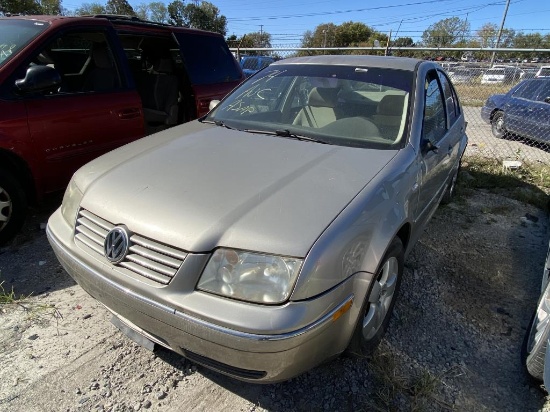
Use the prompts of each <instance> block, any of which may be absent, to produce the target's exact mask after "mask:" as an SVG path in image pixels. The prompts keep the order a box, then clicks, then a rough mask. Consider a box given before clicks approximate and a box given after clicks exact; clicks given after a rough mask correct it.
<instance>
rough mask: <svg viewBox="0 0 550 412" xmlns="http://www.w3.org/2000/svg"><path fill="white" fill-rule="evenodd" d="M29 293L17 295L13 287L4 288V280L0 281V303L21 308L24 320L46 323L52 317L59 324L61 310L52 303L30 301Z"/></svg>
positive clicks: (61, 317)
mask: <svg viewBox="0 0 550 412" xmlns="http://www.w3.org/2000/svg"><path fill="white" fill-rule="evenodd" d="M31 295H32V294H31ZM31 295H28V296H25V295H19V297H18V296H17V295H16V294H15V291H14V290H13V287H12V288H11V290H6V288H5V287H4V281H1V282H0V305H2V306H17V307H19V308H21V309H23V310H24V311H25V313H26V314H27V316H26V320H27V321H28V322H30V323H33V324H40V325H46V324H48V323H49V321H50V319H51V318H53V319H54V320H55V321H56V322H57V324H58V325H59V319H63V316H62V315H61V312H59V310H58V309H57V308H56V307H55V306H54V305H52V304H41V303H38V302H33V301H31V300H30V297H31ZM58 334H59V331H58Z"/></svg>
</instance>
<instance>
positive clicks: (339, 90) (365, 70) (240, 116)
mask: <svg viewBox="0 0 550 412" xmlns="http://www.w3.org/2000/svg"><path fill="white" fill-rule="evenodd" d="M412 84H413V73H412V72H410V71H403V70H392V69H385V68H369V67H353V66H336V65H326V66H325V65H295V64H288V65H275V66H273V65H272V66H269V67H267V68H266V69H264V70H263V71H262V72H261V73H260V74H259V75H257V76H256V77H254V78H251V79H250V80H248V81H246V82H244V83H243V84H241V86H239V87H238V88H237V89H236V90H234V91H233V92H232V93H231V94H230V95H229V96H228V97H227V98H226V99H225V100H224V101H223V102H222V103H220V104H219V105H218V106H217V107H216V108H215V109H214V110H213V111H212V112H211V113H210V114H209V115H208V116H207V117H206V118H205V119H204V121H211V122H215V123H217V124H223V125H224V126H226V127H230V128H234V129H239V130H244V131H250V132H254V133H259V134H261V132H264V133H266V134H277V135H279V136H286V137H303V138H308V139H315V140H317V141H321V142H323V143H330V144H335V145H342V146H359V147H373V146H377V147H381V148H385V147H387V148H394V147H395V146H396V145H399V144H401V141H402V139H403V135H404V131H405V130H406V125H407V124H406V123H407V121H406V119H407V113H408V107H409V96H410V91H411V89H412Z"/></svg>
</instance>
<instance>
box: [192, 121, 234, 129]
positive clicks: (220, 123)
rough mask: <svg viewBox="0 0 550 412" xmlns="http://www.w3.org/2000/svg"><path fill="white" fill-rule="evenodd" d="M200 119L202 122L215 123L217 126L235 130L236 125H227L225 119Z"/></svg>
mask: <svg viewBox="0 0 550 412" xmlns="http://www.w3.org/2000/svg"><path fill="white" fill-rule="evenodd" d="M199 121H200V122H201V123H208V124H215V125H216V126H219V127H225V128H226V129H229V130H235V128H234V127H231V126H228V125H226V124H225V123H224V122H223V121H221V120H202V119H199Z"/></svg>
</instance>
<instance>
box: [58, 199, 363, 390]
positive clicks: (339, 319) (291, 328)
mask: <svg viewBox="0 0 550 412" xmlns="http://www.w3.org/2000/svg"><path fill="white" fill-rule="evenodd" d="M47 235H48V239H49V241H50V244H51V245H52V247H53V250H54V252H55V254H56V256H57V257H58V259H59V261H60V262H61V264H62V265H63V267H64V268H65V270H67V272H68V273H69V274H70V275H71V276H72V277H73V278H74V279H75V280H76V281H77V282H78V283H79V285H80V286H81V287H82V288H83V289H84V290H85V291H86V292H88V293H89V294H90V295H91V296H92V297H94V298H95V299H97V300H98V301H100V302H101V303H103V304H104V305H105V306H106V307H107V308H108V309H109V310H110V311H111V312H113V313H114V314H115V315H116V316H117V317H118V318H120V319H122V321H123V322H124V323H126V324H127V325H128V326H129V327H131V328H132V329H134V330H135V331H137V332H138V333H140V334H142V335H145V336H146V337H147V338H149V339H151V340H153V341H154V342H156V343H158V344H161V345H163V346H165V347H167V348H169V349H171V350H173V351H175V352H178V353H180V354H182V355H184V356H186V357H188V358H190V359H191V360H193V361H196V362H197V363H201V364H203V365H205V366H207V367H209V368H211V369H214V370H217V371H219V372H221V373H224V374H227V375H230V376H233V377H236V378H238V379H241V380H245V381H249V382H265V383H271V382H278V381H282V380H286V379H289V378H291V377H293V376H296V375H298V374H300V373H303V372H305V371H307V370H308V369H311V368H312V367H314V366H316V365H318V364H319V363H321V362H323V361H324V360H326V359H328V358H330V357H333V356H335V355H337V354H339V353H341V352H342V351H343V350H344V349H345V348H346V346H347V344H348V342H349V339H350V337H351V334H352V332H353V330H354V327H355V324H356V320H357V316H358V314H359V310H360V303H359V305H357V304H352V305H351V307H350V308H349V310H348V309H346V310H345V311H342V310H341V309H342V308H343V307H346V308H347V307H349V303H350V302H352V303H355V302H353V299H354V288H356V287H357V285H358V284H359V285H363V286H364V285H368V282H365V279H360V280H359V281H358V280H357V279H353V278H355V277H352V279H349V280H348V281H346V282H344V283H343V284H341V285H340V286H338V287H336V288H334V289H332V290H331V291H330V292H327V293H325V294H323V295H321V296H318V297H315V298H314V299H310V300H307V301H300V302H289V303H287V304H285V305H282V306H272V307H269V306H261V305H252V304H248V303H244V302H236V301H231V300H230V299H225V298H220V297H216V296H212V295H208V294H205V293H203V292H199V291H195V290H192V291H189V292H188V293H186V294H185V293H184V294H180V295H178V294H177V293H176V291H174V290H172V291H171V290H170V288H165V289H166V290H161V289H155V288H151V287H150V285H147V284H144V283H142V282H139V281H136V280H133V279H128V278H123V276H122V275H120V274H119V273H116V270H113V267H112V266H111V265H109V264H108V263H107V262H106V261H105V262H102V261H99V260H98V259H96V258H95V257H93V256H91V255H90V254H88V253H86V251H84V250H82V249H81V248H80V247H78V246H77V245H76V244H75V242H74V238H73V235H74V234H73V229H72V227H71V226H70V225H68V224H67V222H66V221H65V220H64V218H63V217H62V215H61V212H60V210H57V211H56V212H55V213H54V214H53V215H52V217H51V218H50V220H49V222H48V229H47ZM203 261H204V259H203ZM186 265H187V269H190V270H195V271H196V270H197V269H199V268H201V265H200V264H198V263H197V262H193V259H192V258H191V259H189V262H187V259H186V261H185V262H184V264H183V265H182V268H183V266H186ZM184 269H185V268H184ZM181 272H182V273H180V272H178V275H176V277H175V278H174V281H173V283H174V284H176V285H177V284H178V279H177V276H182V277H183V276H185V275H186V274H185V270H181ZM358 277H361V275H359V276H358ZM169 286H170V285H169ZM361 289H362V288H361ZM365 293H366V291H365ZM179 301H181V302H183V303H181V304H178V303H177V302H179ZM208 308H210V309H209V310H210V311H211V312H212V316H209V310H208ZM340 312H344V313H343V314H342V313H340ZM223 313H226V314H227V315H226V317H225V318H223V319H222V315H221V314H223ZM251 313H252V315H251ZM251 316H252V317H251ZM247 318H249V319H250V321H249V322H246V319H247ZM243 319H244V321H243ZM282 320H284V322H283V321H282ZM262 322H263V324H265V326H262V327H258V328H257V331H254V330H246V329H245V328H244V327H243V326H242V325H243V324H244V323H248V324H253V325H261V324H262ZM270 323H271V324H273V326H274V328H273V329H274V330H276V331H277V333H269V324H270ZM283 323H284V327H283V326H282V325H283Z"/></svg>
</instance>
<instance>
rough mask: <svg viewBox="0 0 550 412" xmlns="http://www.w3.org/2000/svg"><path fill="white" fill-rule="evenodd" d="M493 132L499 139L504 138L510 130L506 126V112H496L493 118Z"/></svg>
mask: <svg viewBox="0 0 550 412" xmlns="http://www.w3.org/2000/svg"><path fill="white" fill-rule="evenodd" d="M491 132H492V133H493V136H495V137H496V138H497V139H504V138H505V137H506V136H507V135H508V132H507V131H506V128H505V127H504V113H503V112H500V111H499V112H496V113H495V114H494V115H493V118H492V119H491Z"/></svg>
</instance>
